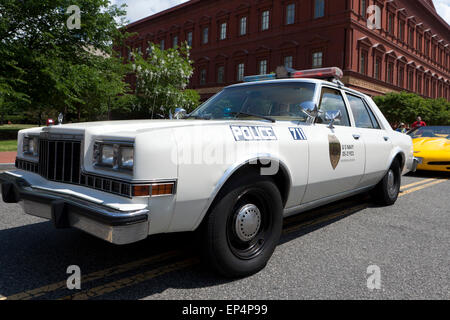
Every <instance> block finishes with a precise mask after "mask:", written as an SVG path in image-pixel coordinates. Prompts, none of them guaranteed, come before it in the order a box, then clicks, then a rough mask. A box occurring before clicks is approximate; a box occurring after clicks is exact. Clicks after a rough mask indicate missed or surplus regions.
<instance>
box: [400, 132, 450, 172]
mask: <svg viewBox="0 0 450 320" xmlns="http://www.w3.org/2000/svg"><path fill="white" fill-rule="evenodd" d="M409 135H410V136H411V138H412V139H413V146H414V155H415V156H416V158H417V159H418V160H419V165H418V166H417V169H418V170H430V171H445V172H450V126H435V127H418V128H415V129H413V130H412V131H410V132H409Z"/></svg>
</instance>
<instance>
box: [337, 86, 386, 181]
mask: <svg viewBox="0 0 450 320" xmlns="http://www.w3.org/2000/svg"><path fill="white" fill-rule="evenodd" d="M345 96H346V99H347V101H348V104H349V105H350V108H351V111H352V115H353V119H354V123H355V126H356V127H357V130H358V132H359V134H360V139H361V140H362V141H363V142H364V144H365V146H366V168H365V172H364V177H363V179H362V180H361V184H360V186H361V187H365V186H370V185H374V184H377V183H378V182H379V181H380V180H381V179H382V178H383V177H384V175H385V174H386V171H387V169H388V167H389V163H388V161H389V159H390V154H391V150H392V141H391V140H390V138H389V135H387V133H386V132H385V131H384V130H383V129H382V128H381V126H380V122H379V121H378V119H377V118H376V116H375V113H374V112H373V111H372V110H371V109H370V106H369V104H368V103H367V102H366V101H365V99H364V97H362V96H358V95H356V94H352V93H349V92H346V93H345Z"/></svg>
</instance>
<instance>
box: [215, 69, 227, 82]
mask: <svg viewBox="0 0 450 320" xmlns="http://www.w3.org/2000/svg"><path fill="white" fill-rule="evenodd" d="M224 75H225V67H224V66H220V67H219V68H217V83H223V82H224Z"/></svg>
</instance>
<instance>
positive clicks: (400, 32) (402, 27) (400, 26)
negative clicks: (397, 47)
mask: <svg viewBox="0 0 450 320" xmlns="http://www.w3.org/2000/svg"><path fill="white" fill-rule="evenodd" d="M398 38H399V39H400V41H405V22H404V21H399V23H398Z"/></svg>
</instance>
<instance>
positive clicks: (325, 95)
mask: <svg viewBox="0 0 450 320" xmlns="http://www.w3.org/2000/svg"><path fill="white" fill-rule="evenodd" d="M319 110H320V111H322V113H321V114H320V117H319V118H318V119H317V122H318V123H327V121H326V120H325V113H326V112H327V111H338V110H339V111H341V114H342V119H341V120H340V121H336V122H335V125H337V126H345V127H350V120H349V117H348V112H347V108H346V106H345V102H344V98H343V97H342V95H341V92H340V91H339V90H335V89H331V88H322V94H321V97H320V107H319Z"/></svg>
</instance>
